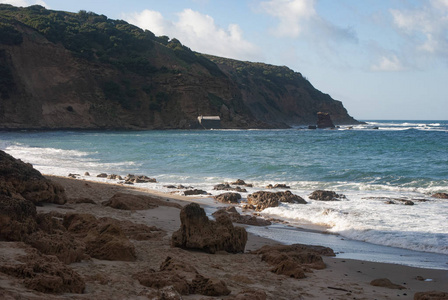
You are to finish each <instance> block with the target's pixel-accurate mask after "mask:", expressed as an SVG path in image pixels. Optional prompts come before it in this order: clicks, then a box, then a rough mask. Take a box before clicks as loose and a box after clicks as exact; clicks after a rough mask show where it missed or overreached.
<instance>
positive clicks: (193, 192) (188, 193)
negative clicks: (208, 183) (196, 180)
mask: <svg viewBox="0 0 448 300" xmlns="http://www.w3.org/2000/svg"><path fill="white" fill-rule="evenodd" d="M194 195H209V193H207V191H204V190H199V189H192V190H186V191H184V196H194Z"/></svg>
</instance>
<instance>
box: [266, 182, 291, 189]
mask: <svg viewBox="0 0 448 300" xmlns="http://www.w3.org/2000/svg"><path fill="white" fill-rule="evenodd" d="M266 188H267V189H290V188H291V187H290V186H287V185H286V184H284V183H280V184H276V185H272V184H269V185H268V186H266Z"/></svg>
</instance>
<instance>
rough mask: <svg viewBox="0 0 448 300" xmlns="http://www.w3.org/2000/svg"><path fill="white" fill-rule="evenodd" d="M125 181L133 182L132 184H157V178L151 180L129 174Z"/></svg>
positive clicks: (143, 176)
mask: <svg viewBox="0 0 448 300" xmlns="http://www.w3.org/2000/svg"><path fill="white" fill-rule="evenodd" d="M124 180H125V181H126V182H132V183H149V182H153V183H154V182H157V180H156V179H155V178H150V177H148V176H146V175H132V174H128V175H127V176H126V177H125V178H124Z"/></svg>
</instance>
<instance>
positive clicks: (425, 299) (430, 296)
mask: <svg viewBox="0 0 448 300" xmlns="http://www.w3.org/2000/svg"><path fill="white" fill-rule="evenodd" d="M447 299H448V293H447V292H441V291H430V292H418V293H415V294H414V300H447Z"/></svg>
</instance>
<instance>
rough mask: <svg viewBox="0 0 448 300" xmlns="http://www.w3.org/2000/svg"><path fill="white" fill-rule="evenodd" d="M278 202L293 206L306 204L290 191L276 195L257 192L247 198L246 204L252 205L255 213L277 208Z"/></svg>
mask: <svg viewBox="0 0 448 300" xmlns="http://www.w3.org/2000/svg"><path fill="white" fill-rule="evenodd" d="M280 202H286V203H295V204H306V203H307V202H306V201H305V200H304V199H303V198H302V197H300V196H297V195H294V194H293V193H291V192H290V191H285V192H276V193H273V192H266V191H259V192H255V193H253V194H250V195H248V196H247V203H248V204H250V205H253V206H254V207H255V210H257V211H261V210H263V209H265V208H267V207H277V206H278V205H279V203H280Z"/></svg>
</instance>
